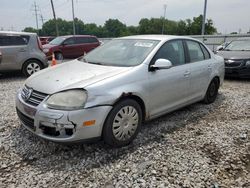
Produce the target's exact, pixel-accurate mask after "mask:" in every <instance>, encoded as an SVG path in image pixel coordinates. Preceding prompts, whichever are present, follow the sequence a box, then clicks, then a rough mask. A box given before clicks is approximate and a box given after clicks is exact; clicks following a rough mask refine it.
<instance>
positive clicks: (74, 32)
mask: <svg viewBox="0 0 250 188" xmlns="http://www.w3.org/2000/svg"><path fill="white" fill-rule="evenodd" d="M71 3H72V15H73V35H75V34H76V26H75V10H74V0H71Z"/></svg>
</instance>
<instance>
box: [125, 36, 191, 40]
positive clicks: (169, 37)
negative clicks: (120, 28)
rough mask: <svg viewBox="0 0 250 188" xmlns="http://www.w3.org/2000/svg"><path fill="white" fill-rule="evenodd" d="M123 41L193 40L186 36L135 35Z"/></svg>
mask: <svg viewBox="0 0 250 188" xmlns="http://www.w3.org/2000/svg"><path fill="white" fill-rule="evenodd" d="M121 38H122V39H149V40H169V39H177V38H182V39H193V38H190V37H184V36H176V35H134V36H127V37H121Z"/></svg>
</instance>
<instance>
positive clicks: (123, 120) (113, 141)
mask: <svg viewBox="0 0 250 188" xmlns="http://www.w3.org/2000/svg"><path fill="white" fill-rule="evenodd" d="M141 122H142V110H141V107H140V105H139V104H138V103H137V102H136V101H134V100H132V99H126V100H123V101H121V102H119V103H117V104H116V105H115V106H114V108H113V109H112V110H111V112H110V113H109V115H108V117H107V119H106V122H105V125H104V128H103V139H104V142H105V143H107V144H108V145H111V146H115V147H121V146H125V145H127V144H129V143H130V142H132V140H133V139H134V138H135V137H136V135H137V134H138V131H139V129H140V126H141Z"/></svg>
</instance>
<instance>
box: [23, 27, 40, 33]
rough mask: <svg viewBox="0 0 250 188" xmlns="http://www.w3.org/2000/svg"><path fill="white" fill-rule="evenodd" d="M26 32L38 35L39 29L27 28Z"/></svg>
mask: <svg viewBox="0 0 250 188" xmlns="http://www.w3.org/2000/svg"><path fill="white" fill-rule="evenodd" d="M23 31H24V32H29V33H37V29H35V28H33V27H25V28H24V30H23Z"/></svg>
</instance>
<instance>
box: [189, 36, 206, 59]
mask: <svg viewBox="0 0 250 188" xmlns="http://www.w3.org/2000/svg"><path fill="white" fill-rule="evenodd" d="M186 44H187V49H188V52H189V58H190V62H191V63H192V62H197V61H202V60H204V59H205V56H204V54H203V52H202V50H201V46H200V44H199V43H198V42H196V41H191V40H186Z"/></svg>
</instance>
